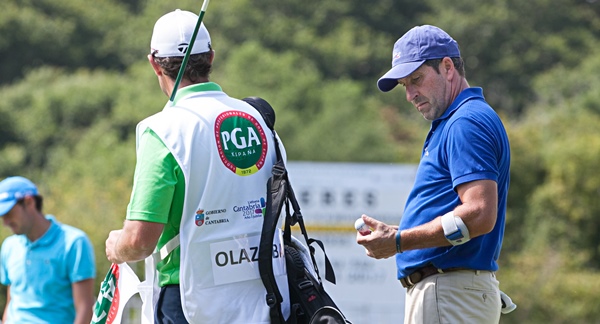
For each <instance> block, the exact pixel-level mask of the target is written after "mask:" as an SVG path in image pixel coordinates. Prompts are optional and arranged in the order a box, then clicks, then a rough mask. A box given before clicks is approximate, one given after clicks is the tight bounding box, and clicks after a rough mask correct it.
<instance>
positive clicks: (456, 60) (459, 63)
mask: <svg viewBox="0 0 600 324" xmlns="http://www.w3.org/2000/svg"><path fill="white" fill-rule="evenodd" d="M450 59H451V60H452V64H454V68H455V69H456V70H458V74H459V75H460V76H462V77H465V62H464V61H463V59H462V57H451V58H450ZM440 63H442V59H433V60H427V61H425V62H423V64H424V65H427V66H431V67H432V68H433V69H434V70H435V72H437V73H440Z"/></svg>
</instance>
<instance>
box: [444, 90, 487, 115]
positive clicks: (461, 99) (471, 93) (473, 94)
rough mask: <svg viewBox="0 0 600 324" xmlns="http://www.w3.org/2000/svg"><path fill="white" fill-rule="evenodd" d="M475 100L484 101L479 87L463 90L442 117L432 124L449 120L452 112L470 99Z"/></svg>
mask: <svg viewBox="0 0 600 324" xmlns="http://www.w3.org/2000/svg"><path fill="white" fill-rule="evenodd" d="M476 98H480V99H484V98H483V89H482V88H480V87H472V88H466V89H465V90H463V91H461V93H459V94H458V96H457V97H456V98H455V99H454V101H453V102H452V104H451V105H450V107H448V109H446V111H445V112H444V114H443V115H442V116H440V117H439V118H438V119H436V120H434V122H438V123H439V122H441V121H442V120H444V119H448V118H450V116H452V114H454V112H455V111H456V110H457V109H458V108H459V107H460V106H462V105H463V104H464V103H465V102H467V101H469V100H471V99H476Z"/></svg>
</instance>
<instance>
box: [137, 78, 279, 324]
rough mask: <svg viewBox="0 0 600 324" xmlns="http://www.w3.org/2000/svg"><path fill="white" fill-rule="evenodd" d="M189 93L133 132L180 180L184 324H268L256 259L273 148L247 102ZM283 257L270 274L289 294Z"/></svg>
mask: <svg viewBox="0 0 600 324" xmlns="http://www.w3.org/2000/svg"><path fill="white" fill-rule="evenodd" d="M187 90H188V91H187V93H186V95H185V96H183V97H180V99H178V100H177V101H176V102H175V106H173V107H167V108H165V110H163V111H162V112H160V113H158V114H156V115H154V116H152V117H150V118H148V119H146V120H144V121H143V122H141V123H140V125H139V126H138V130H139V131H142V130H146V129H148V128H150V129H152V131H153V132H155V133H156V134H157V136H158V137H159V138H161V140H162V141H163V142H164V144H165V145H166V147H167V148H168V149H169V151H170V152H171V154H173V156H174V158H175V160H177V163H178V164H179V165H180V167H181V172H182V174H183V176H184V178H185V179H186V180H185V190H184V191H185V194H183V193H181V194H183V200H184V201H185V204H184V207H183V216H182V220H181V228H180V242H181V245H180V246H181V247H180V249H181V252H180V253H181V254H180V255H181V269H180V274H179V282H180V285H181V289H180V290H181V291H182V292H185V291H188V290H190V291H193V293H190V294H189V295H187V294H185V293H182V306H183V308H184V309H187V310H188V312H187V314H188V318H187V319H188V321H189V322H190V323H200V322H206V323H268V318H269V309H268V307H267V305H266V303H265V295H266V292H265V288H264V286H263V283H262V281H261V280H260V275H259V273H258V268H257V262H258V253H257V252H258V243H259V240H260V233H261V229H262V221H263V213H264V208H265V207H266V206H265V202H266V183H267V179H268V178H269V176H270V171H271V168H272V166H273V164H274V162H275V159H276V156H275V150H274V145H275V144H274V142H273V141H272V137H271V136H267V135H268V134H269V133H268V132H270V131H269V129H268V127H267V126H266V124H265V122H264V121H263V120H262V117H261V116H260V114H259V113H258V112H257V111H256V110H255V109H254V108H253V107H251V106H250V105H248V104H247V103H245V102H243V101H240V100H237V99H234V98H231V97H229V96H227V95H226V94H225V93H224V92H222V91H221V90H220V88H219V87H218V86H217V85H216V84H214V83H202V84H198V85H194V86H190V87H188V88H187ZM182 143H184V144H183V145H182ZM177 194H178V193H177V192H176V195H177ZM279 246H282V244H280V245H279ZM281 255H282V254H281V251H279V254H277V253H275V254H274V260H275V265H276V266H275V270H276V274H278V275H279V277H278V279H279V280H281V284H280V287H282V289H284V290H283V291H282V293H284V294H285V295H287V285H286V282H287V280H286V277H285V268H284V265H283V262H284V261H285V259H284V258H280V256H281ZM275 256H277V257H275ZM250 301H252V302H250ZM209 302H210V303H211V305H213V306H214V307H204V305H206V304H207V303H209ZM209 319H210V320H209Z"/></svg>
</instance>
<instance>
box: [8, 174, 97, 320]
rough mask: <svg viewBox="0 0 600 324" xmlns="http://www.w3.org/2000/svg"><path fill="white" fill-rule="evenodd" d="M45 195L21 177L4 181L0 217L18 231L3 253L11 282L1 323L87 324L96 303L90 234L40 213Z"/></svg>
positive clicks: (9, 238) (11, 237) (12, 228)
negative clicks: (40, 193)
mask: <svg viewBox="0 0 600 324" xmlns="http://www.w3.org/2000/svg"><path fill="white" fill-rule="evenodd" d="M42 202H43V200H42V196H41V195H39V193H38V189H37V187H36V186H35V185H34V184H33V183H32V182H31V181H29V180H28V179H26V178H23V177H9V178H6V179H4V180H3V181H1V182H0V218H1V219H2V222H3V224H4V226H6V227H9V228H10V229H11V231H12V232H13V233H14V234H15V235H12V236H9V237H8V238H6V240H5V241H4V243H2V251H1V252H0V255H1V256H0V280H1V282H2V284H3V285H6V286H8V288H7V298H6V308H5V309H4V316H3V317H2V323H3V324H8V323H57V324H58V323H61V324H63V323H75V324H83V323H85V324H88V323H89V322H90V320H91V319H92V307H93V306H94V302H95V298H94V295H93V293H94V277H95V275H96V268H95V261H94V250H93V248H92V244H91V243H90V241H89V239H88V237H87V235H86V234H85V233H84V232H83V231H81V230H79V229H76V228H74V227H71V226H68V225H64V224H61V223H59V222H58V221H56V219H55V218H54V217H53V216H51V215H44V214H42Z"/></svg>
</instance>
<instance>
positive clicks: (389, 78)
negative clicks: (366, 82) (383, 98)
mask: <svg viewBox="0 0 600 324" xmlns="http://www.w3.org/2000/svg"><path fill="white" fill-rule="evenodd" d="M423 62H425V60H423V61H416V62H408V63H400V64H398V65H396V66H394V67H392V68H391V69H390V70H389V71H388V72H387V73H386V74H384V75H383V76H382V77H381V78H379V80H378V81H377V87H378V88H379V90H381V91H383V92H388V91H390V90H392V89H394V88H395V87H396V86H397V85H398V79H402V78H406V77H407V76H409V75H410V74H411V73H413V72H415V71H416V70H417V69H418V68H419V67H420V66H421V65H422V64H423Z"/></svg>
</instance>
